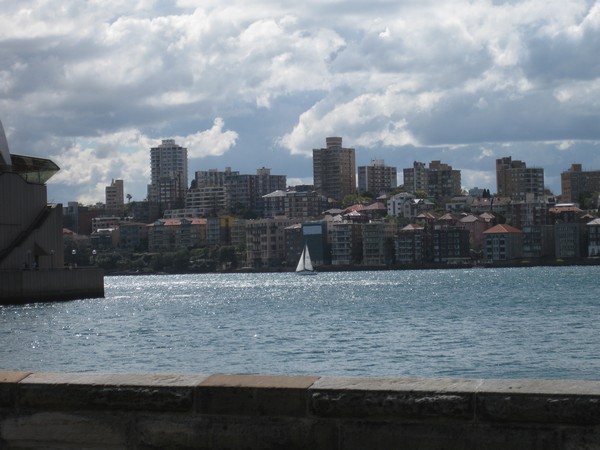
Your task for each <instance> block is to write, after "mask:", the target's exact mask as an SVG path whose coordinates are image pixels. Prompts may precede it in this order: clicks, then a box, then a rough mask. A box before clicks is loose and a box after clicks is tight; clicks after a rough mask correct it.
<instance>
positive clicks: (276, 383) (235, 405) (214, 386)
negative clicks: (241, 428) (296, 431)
mask: <svg viewBox="0 0 600 450" xmlns="http://www.w3.org/2000/svg"><path fill="white" fill-rule="evenodd" d="M317 379H318V377H290V376H266V375H265V376H256V375H213V376H210V377H208V378H207V379H206V380H205V381H203V382H202V383H200V385H199V386H198V389H197V394H198V412H200V413H203V414H235V415H257V416H296V417H299V416H300V417H303V416H305V415H306V413H307V403H308V387H310V386H311V385H312V384H313V383H314V382H315V381H316V380H317Z"/></svg>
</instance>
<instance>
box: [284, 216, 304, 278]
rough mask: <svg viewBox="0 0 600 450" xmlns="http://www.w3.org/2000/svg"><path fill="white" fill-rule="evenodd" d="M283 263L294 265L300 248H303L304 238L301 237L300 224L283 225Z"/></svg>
mask: <svg viewBox="0 0 600 450" xmlns="http://www.w3.org/2000/svg"><path fill="white" fill-rule="evenodd" d="M284 234H285V238H284V239H285V265H286V266H288V267H296V264H298V260H299V259H300V255H301V253H302V250H303V249H304V239H303V238H302V224H300V223H295V224H293V225H290V226H289V227H285V230H284Z"/></svg>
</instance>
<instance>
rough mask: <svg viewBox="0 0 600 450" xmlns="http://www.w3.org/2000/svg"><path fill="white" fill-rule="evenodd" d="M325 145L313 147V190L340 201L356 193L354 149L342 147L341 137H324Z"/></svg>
mask: <svg viewBox="0 0 600 450" xmlns="http://www.w3.org/2000/svg"><path fill="white" fill-rule="evenodd" d="M325 141H326V147H325V148H320V149H313V178H314V185H315V190H316V191H317V192H318V193H319V194H321V195H324V196H325V197H328V198H332V199H334V200H335V201H337V202H340V203H341V201H342V200H343V199H344V197H346V196H347V195H351V194H355V193H356V164H355V150H354V149H353V148H344V147H343V146H342V138H341V137H328V138H326V139H325Z"/></svg>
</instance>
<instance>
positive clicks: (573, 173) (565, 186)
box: [560, 164, 600, 203]
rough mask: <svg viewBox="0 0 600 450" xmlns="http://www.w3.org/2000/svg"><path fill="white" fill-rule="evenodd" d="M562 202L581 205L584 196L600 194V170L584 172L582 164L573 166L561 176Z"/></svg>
mask: <svg viewBox="0 0 600 450" xmlns="http://www.w3.org/2000/svg"><path fill="white" fill-rule="evenodd" d="M560 185H561V195H560V201H561V202H574V203H579V202H580V201H581V199H582V196H584V195H585V194H589V193H592V192H600V170H591V171H583V170H582V165H581V164H572V165H571V167H570V168H569V169H568V170H566V171H565V172H562V173H561V174H560Z"/></svg>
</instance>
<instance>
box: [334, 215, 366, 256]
mask: <svg viewBox="0 0 600 450" xmlns="http://www.w3.org/2000/svg"><path fill="white" fill-rule="evenodd" d="M361 261H362V224H361V223H357V222H353V221H350V220H343V221H334V222H332V224H331V264H332V265H334V266H348V265H352V264H358V263H360V262H361Z"/></svg>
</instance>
